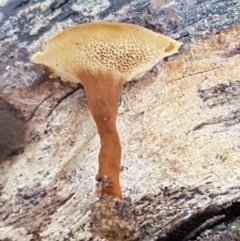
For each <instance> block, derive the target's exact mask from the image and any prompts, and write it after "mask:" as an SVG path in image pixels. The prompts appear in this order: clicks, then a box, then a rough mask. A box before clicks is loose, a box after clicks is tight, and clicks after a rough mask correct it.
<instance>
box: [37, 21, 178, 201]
mask: <svg viewBox="0 0 240 241" xmlns="http://www.w3.org/2000/svg"><path fill="white" fill-rule="evenodd" d="M180 45H181V43H179V42H177V41H175V40H173V39H170V38H168V37H166V36H163V35H161V34H157V33H155V32H153V31H150V30H148V29H145V28H143V27H140V26H137V25H133V24H126V23H107V22H96V23H87V24H81V25H78V26H75V27H71V28H69V29H66V30H64V31H63V32H61V33H60V34H58V35H57V36H55V37H53V38H52V39H51V40H49V41H48V43H47V47H46V49H45V50H44V51H43V52H38V53H36V54H35V55H33V56H32V61H33V62H34V63H36V64H43V65H45V66H47V67H48V69H49V70H50V72H51V75H50V78H55V77H57V76H59V77H60V78H61V79H62V80H63V81H66V82H73V83H79V82H80V83H81V84H82V85H83V86H84V89H85V92H86V96H87V101H88V105H89V107H90V110H91V113H92V115H93V118H94V120H95V122H96V125H97V129H98V133H99V136H100V141H101V149H100V153H99V171H98V177H99V180H108V181H107V182H105V183H107V185H104V187H103V189H102V191H101V195H104V194H107V195H110V196H113V197H117V198H122V193H121V186H120V181H119V176H120V166H121V144H120V139H119V135H118V131H117V128H116V118H117V111H118V102H119V100H120V95H121V90H122V88H123V85H124V84H125V83H126V82H127V81H130V80H132V79H133V78H136V77H139V76H141V75H142V74H144V73H145V72H147V71H149V70H151V69H152V67H153V66H154V65H156V64H157V63H158V62H159V61H160V60H161V59H163V58H164V57H167V56H170V55H172V54H174V53H176V52H177V51H178V49H179V47H180Z"/></svg>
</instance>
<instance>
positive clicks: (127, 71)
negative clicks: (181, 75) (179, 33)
mask: <svg viewBox="0 0 240 241" xmlns="http://www.w3.org/2000/svg"><path fill="white" fill-rule="evenodd" d="M180 46H181V43H179V42H177V41H175V40H173V39H170V38H168V37H166V36H164V35H161V34H157V33H155V32H153V31H150V30H148V29H145V28H143V27H140V26H137V25H133V24H126V23H107V22H97V23H87V24H81V25H77V26H75V27H71V28H69V29H66V30H64V31H63V32H61V33H60V34H58V35H57V36H55V37H54V38H52V39H51V40H49V41H48V44H47V47H46V50H44V51H43V52H38V53H36V54H35V55H33V57H32V61H33V62H34V63H36V64H43V65H45V66H47V67H48V68H49V70H50V71H51V72H52V74H51V75H50V77H51V78H54V77H57V76H59V77H61V79H62V80H63V81H70V82H76V83H78V82H79V81H80V82H82V79H81V73H86V72H87V73H88V74H90V75H94V76H98V75H99V74H100V76H102V75H105V74H108V75H109V76H111V77H114V80H115V81H118V80H123V81H130V80H131V79H133V78H135V77H137V76H139V75H141V74H143V73H145V72H146V71H149V70H151V68H152V67H153V66H154V65H156V64H157V63H158V62H159V61H160V60H161V59H162V58H164V57H167V56H170V55H172V54H174V53H176V52H177V51H178V49H179V47H180Z"/></svg>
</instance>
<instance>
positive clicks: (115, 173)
mask: <svg viewBox="0 0 240 241" xmlns="http://www.w3.org/2000/svg"><path fill="white" fill-rule="evenodd" d="M87 78H88V79H87V80H86V81H84V82H83V81H82V83H83V85H84V88H85V91H86V96H87V100H88V105H89V107H90V110H91V113H92V115H93V118H94V120H95V122H96V125H97V129H98V133H99V136H100V141H101V149H100V153H99V171H98V176H99V177H100V178H104V177H107V179H108V180H109V181H110V182H111V186H107V187H105V188H104V189H103V191H102V195H103V194H107V195H111V196H114V197H119V198H121V197H122V193H121V186H120V181H119V178H120V168H121V144H120V140H119V136H118V131H117V127H116V118H117V111H118V102H119V99H120V95H121V90H122V87H123V81H114V80H113V79H107V78H106V76H105V77H104V76H101V78H99V77H98V78H97V77H93V76H87ZM89 78H91V79H89ZM84 79H85V78H84Z"/></svg>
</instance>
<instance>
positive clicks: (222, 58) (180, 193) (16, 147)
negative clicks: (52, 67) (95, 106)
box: [0, 0, 240, 241]
mask: <svg viewBox="0 0 240 241" xmlns="http://www.w3.org/2000/svg"><path fill="white" fill-rule="evenodd" d="M239 19H240V2H239V1H237V0H232V1H223V0H210V1H187V2H186V1H184V0H170V1H158V0H153V1H150V0H145V1H143V0H142V1H111V2H109V1H92V2H91V1H66V0H65V1H64V0H59V1H50V0H41V1H40V0H37V1H33V0H32V1H30V0H25V1H18V0H10V1H0V24H1V25H0V26H1V28H0V41H1V42H0V43H1V44H0V52H1V59H0V61H1V65H0V96H1V97H0V98H1V99H0V135H1V136H0V152H1V153H0V173H1V175H0V240H22V241H28V240H34V241H35V240H48V241H51V240H53V241H56V240H59V241H60V240H99V239H98V238H97V237H95V238H94V237H92V235H91V233H90V232H89V215H90V204H91V203H93V202H94V201H95V200H96V197H95V194H94V192H95V174H96V173H97V156H98V151H99V139H98V135H97V132H96V127H95V124H94V122H93V119H92V117H91V115H90V112H89V110H88V106H87V103H86V98H85V94H84V90H83V88H82V87H81V86H69V85H63V84H62V83H61V82H60V81H59V80H54V81H53V80H49V79H48V73H47V72H46V70H45V69H44V68H43V67H41V66H35V65H33V64H32V63H31V62H30V59H29V58H30V56H31V55H32V54H33V53H34V52H36V51H38V50H39V49H41V48H42V47H43V46H44V45H45V42H46V41H47V39H49V38H50V37H51V36H54V35H55V34H57V33H58V32H60V31H61V30H62V29H63V28H66V27H68V26H72V25H75V24H77V23H82V22H89V21H96V20H107V21H123V22H132V23H136V24H139V25H142V26H145V27H148V28H150V29H153V30H155V31H158V32H162V33H164V34H166V35H168V36H170V37H173V38H175V39H178V40H179V41H183V42H184V45H183V48H182V50H181V53H180V54H179V55H178V56H176V57H175V58H170V59H168V60H167V61H165V62H164V64H163V65H162V66H161V67H160V68H159V69H157V68H155V70H154V71H152V72H151V73H150V74H148V75H146V76H145V78H144V79H143V80H139V81H137V82H132V83H130V84H128V85H126V86H125V88H124V91H123V94H122V99H121V103H120V106H119V116H118V129H119V132H120V137H121V142H122V149H123V155H122V175H121V180H122V181H121V182H122V186H123V196H125V197H127V196H128V197H131V198H132V200H133V206H132V210H133V213H134V214H135V217H136V219H137V222H138V223H139V225H140V227H141V231H142V240H148V241H151V240H161V241H162V240H171V241H173V240H183V239H184V237H186V236H187V235H188V234H189V233H192V231H193V230H194V229H195V230H196V229H198V228H199V227H200V226H201V225H203V227H207V224H206V222H207V221H208V220H209V219H210V221H209V223H211V222H212V223H214V222H215V221H219V220H220V221H221V220H224V218H225V219H226V218H229V217H230V216H231V215H233V212H232V211H231V210H235V212H234V215H236V216H239V210H240V208H239V198H240V192H239V189H240V185H239V178H240V163H239V159H240V142H239V135H240V125H239V118H240V108H239V106H240V105H239V104H240V100H239V94H240V79H239V76H240V70H239V68H238V66H239V65H240V55H239V48H240V45H239V40H238V39H239V32H240V24H238V22H239ZM190 40H191V41H190ZM228 214H229V215H228ZM230 214H231V215H230ZM228 216H229V217H228ZM214 218H215V219H214ZM204 224H205V226H204ZM200 231H202V230H201V229H200V228H199V231H198V230H197V231H196V235H197V234H198V232H200ZM186 240H187V239H186Z"/></svg>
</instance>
